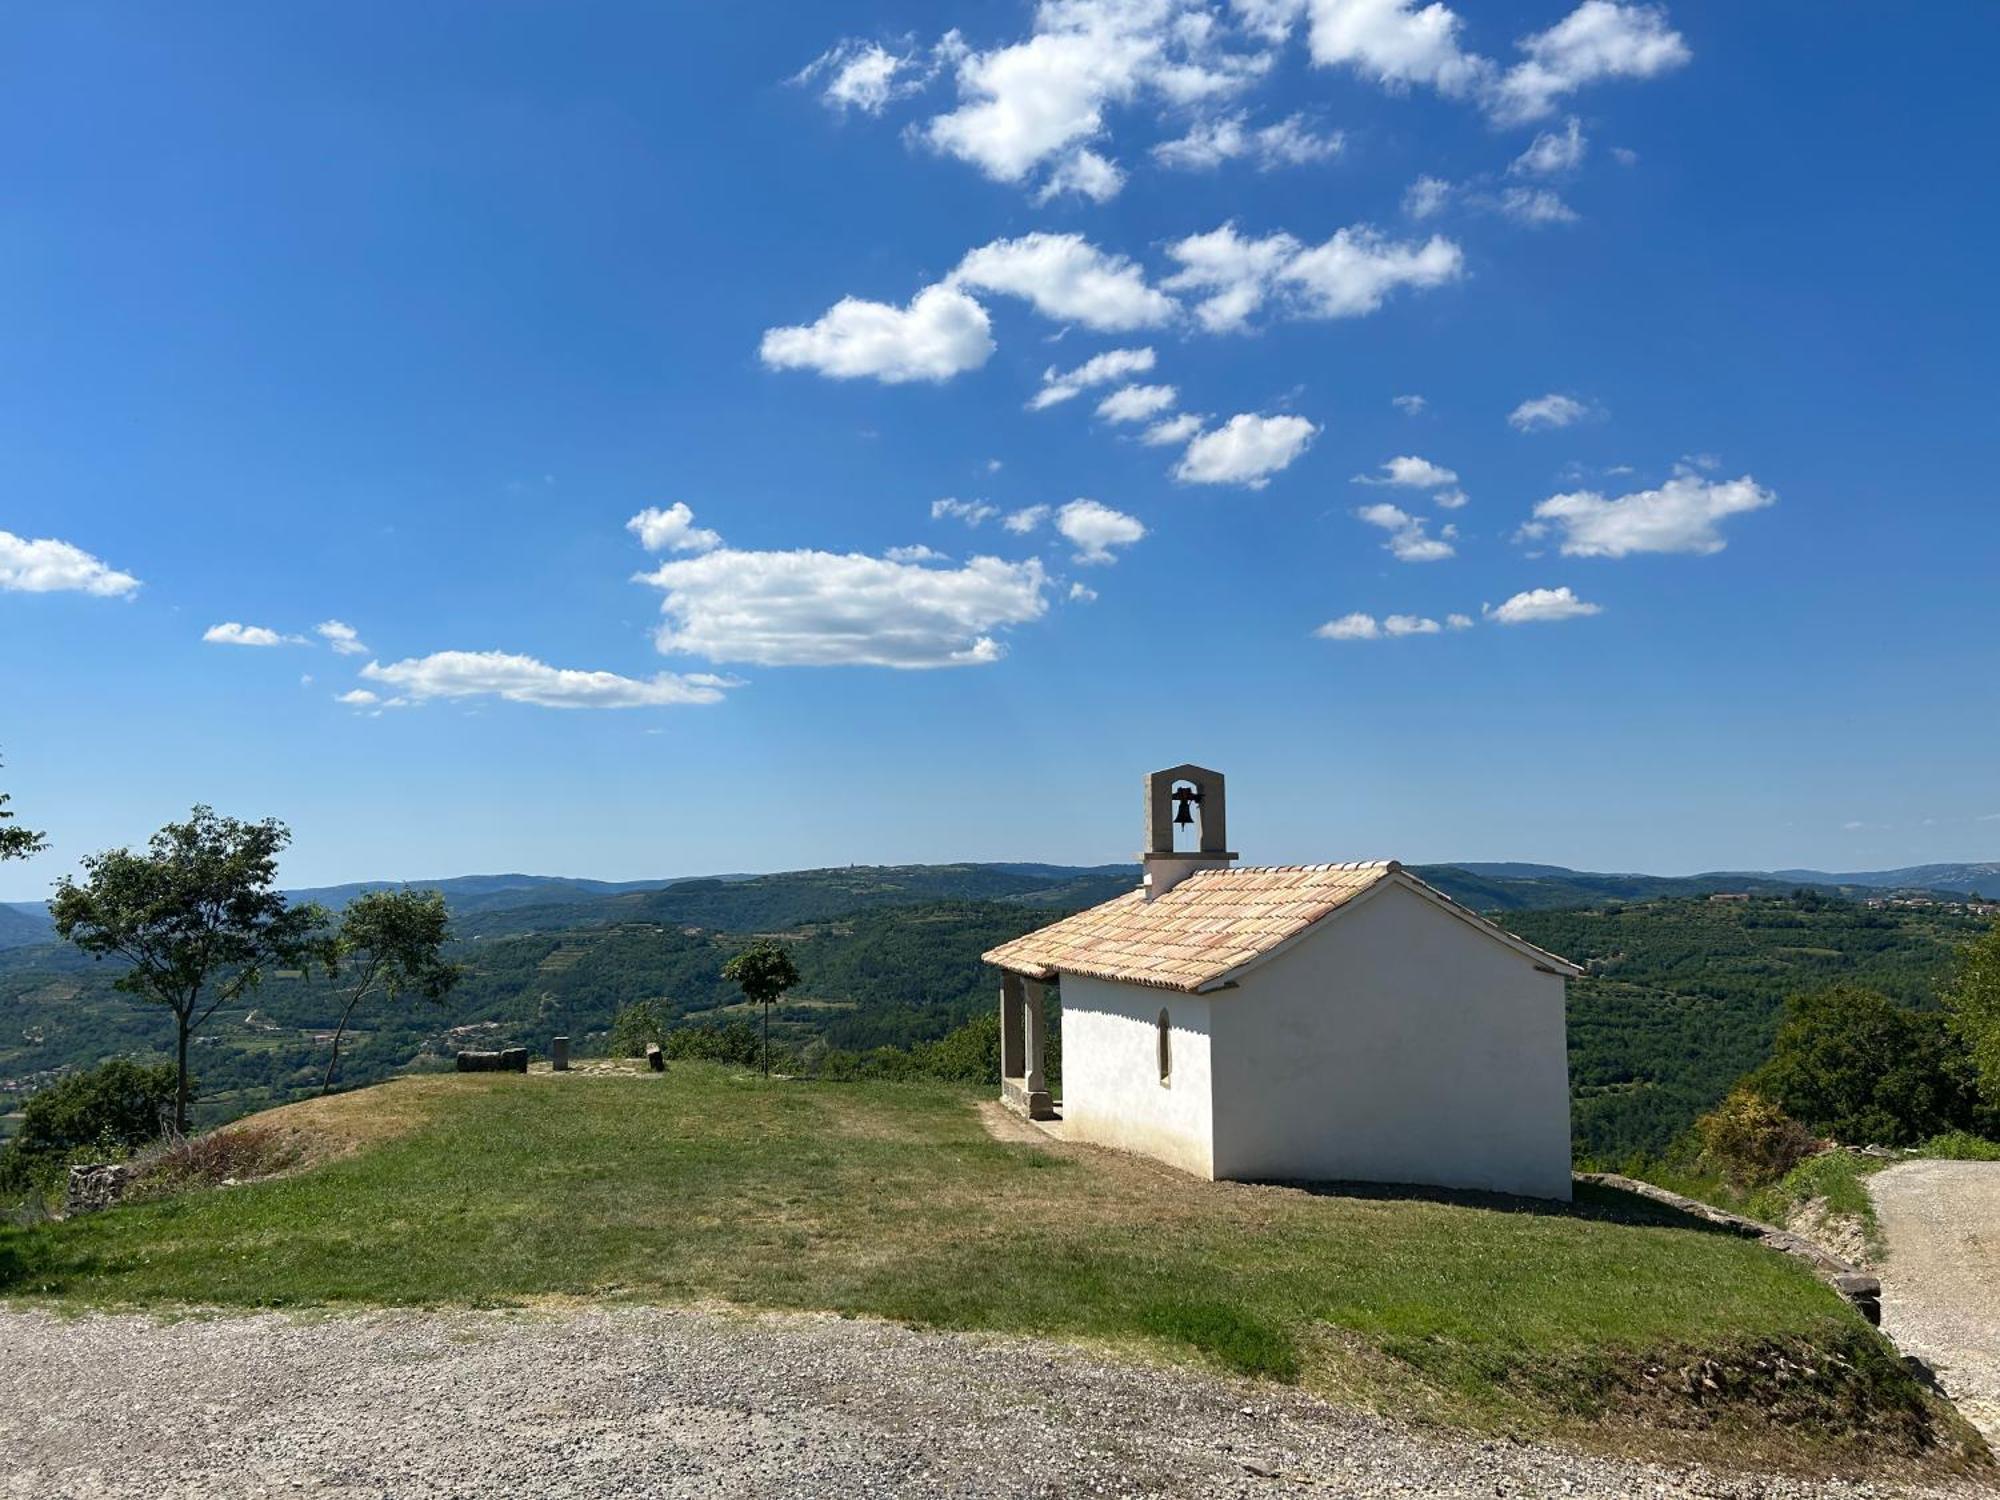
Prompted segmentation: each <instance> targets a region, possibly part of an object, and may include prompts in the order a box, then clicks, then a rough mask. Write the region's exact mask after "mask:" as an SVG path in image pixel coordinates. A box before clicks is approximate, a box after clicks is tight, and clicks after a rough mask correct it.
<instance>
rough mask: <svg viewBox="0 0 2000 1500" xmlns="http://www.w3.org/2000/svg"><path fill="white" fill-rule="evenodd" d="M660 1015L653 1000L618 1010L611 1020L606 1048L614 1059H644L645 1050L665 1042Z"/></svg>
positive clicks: (634, 1002)
mask: <svg viewBox="0 0 2000 1500" xmlns="http://www.w3.org/2000/svg"><path fill="white" fill-rule="evenodd" d="M666 1034H667V1029H666V1027H665V1026H663V1025H662V1024H661V1023H660V1012H659V1010H658V1009H657V1008H656V1007H655V1006H654V1005H653V1002H652V1001H650V1000H634V1001H633V1002H632V1003H631V1004H630V1005H621V1006H619V1007H618V1011H617V1014H615V1015H614V1016H612V1018H611V1036H610V1038H609V1040H608V1041H607V1042H606V1044H605V1045H606V1047H607V1049H608V1050H609V1051H610V1053H611V1055H612V1056H613V1057H644V1056H645V1055H646V1049H647V1048H648V1047H650V1046H652V1045H654V1044H655V1043H662V1042H664V1041H665V1039H666Z"/></svg>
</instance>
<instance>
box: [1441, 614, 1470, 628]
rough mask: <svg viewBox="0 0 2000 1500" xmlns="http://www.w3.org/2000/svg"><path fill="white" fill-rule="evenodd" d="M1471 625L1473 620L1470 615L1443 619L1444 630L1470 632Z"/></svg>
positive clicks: (1450, 616)
mask: <svg viewBox="0 0 2000 1500" xmlns="http://www.w3.org/2000/svg"><path fill="white" fill-rule="evenodd" d="M1472 625H1473V620H1472V616H1471V615H1446V616H1445V617H1444V628H1445V629H1446V630H1470V629H1472Z"/></svg>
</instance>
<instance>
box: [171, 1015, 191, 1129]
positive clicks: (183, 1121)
mask: <svg viewBox="0 0 2000 1500" xmlns="http://www.w3.org/2000/svg"><path fill="white" fill-rule="evenodd" d="M174 1023H175V1026H176V1027H177V1029H178V1030H179V1033H180V1035H179V1037H178V1038H177V1044H176V1049H175V1058H174V1063H175V1067H176V1068H177V1069H178V1072H177V1074H176V1076H175V1079H174V1134H175V1135H186V1134H187V1130H188V1018H187V1015H186V1014H185V1013H184V1012H181V1011H176V1012H174Z"/></svg>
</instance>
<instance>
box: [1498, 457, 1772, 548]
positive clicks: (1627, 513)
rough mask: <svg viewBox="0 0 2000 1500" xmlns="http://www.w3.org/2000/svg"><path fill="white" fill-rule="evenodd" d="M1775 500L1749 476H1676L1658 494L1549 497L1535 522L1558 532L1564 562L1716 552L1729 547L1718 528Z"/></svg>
mask: <svg viewBox="0 0 2000 1500" xmlns="http://www.w3.org/2000/svg"><path fill="white" fill-rule="evenodd" d="M1777 499H1778V497H1777V496H1776V495H1775V494H1773V493H1772V492H1771V491H1770V490H1767V489H1765V488H1764V487H1763V486H1762V485H1760V484H1758V483H1757V482H1756V481H1755V480H1754V479H1752V478H1751V477H1750V476H1749V475H1748V474H1745V475H1744V476H1743V477H1742V478H1741V479H1731V480H1723V481H1720V482H1718V481H1715V480H1710V479H1704V478H1702V477H1701V476H1700V475H1698V474H1689V473H1683V474H1677V475H1675V476H1674V477H1673V478H1672V479H1669V480H1668V481H1667V482H1666V483H1665V484H1663V485H1661V486H1660V487H1659V488H1658V489H1652V490H1639V491H1636V492H1635V493H1633V494H1630V495H1621V496H1620V497H1619V498H1618V499H1616V500H1607V499H1606V498H1605V497H1604V496H1602V495H1600V494H1598V493H1596V492H1595V491H1592V490H1579V491H1576V492H1575V493H1572V494H1567V495H1552V496H1550V497H1549V498H1548V499H1547V500H1544V501H1543V502H1542V503H1541V504H1540V505H1537V506H1536V507H1535V519H1536V521H1537V522H1540V523H1542V524H1544V525H1550V524H1553V525H1555V526H1558V527H1560V528H1561V529H1562V533H1563V540H1562V551H1563V554H1564V556H1566V557H1629V556H1631V555H1632V554H1633V553H1635V552H1692V553H1695V554H1697V555H1700V556H1707V555H1709V554H1711V553H1715V552H1720V551H1721V550H1722V549H1723V548H1724V547H1725V546H1727V545H1728V544H1727V543H1726V542H1724V541H1723V539H1722V534H1721V532H1720V531H1718V530H1717V529H1716V528H1717V525H1718V523H1720V522H1721V521H1723V520H1725V519H1726V518H1728V517H1730V516H1737V515H1742V514H1744V513H1746V512H1748V511H1753V510H1762V509H1764V507H1766V506H1768V505H1774V504H1776V503H1777Z"/></svg>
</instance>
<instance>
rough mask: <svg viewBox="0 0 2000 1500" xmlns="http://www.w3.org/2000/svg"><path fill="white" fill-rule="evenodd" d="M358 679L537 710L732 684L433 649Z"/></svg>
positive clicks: (705, 691) (661, 701) (427, 695)
mask: <svg viewBox="0 0 2000 1500" xmlns="http://www.w3.org/2000/svg"><path fill="white" fill-rule="evenodd" d="M668 566H670V567H671V566H672V564H669V565H668ZM361 675H362V676H363V677H365V678H367V679H368V680H369V681H370V682H379V683H381V684H383V685H384V686H386V687H389V688H392V689H394V690H395V692H397V693H398V694H399V695H400V696H401V697H402V698H403V699H404V700H405V701H407V702H410V703H423V702H425V701H427V700H428V699H432V698H481V697H494V698H503V699H505V700H506V701H507V702H509V703H532V704H535V705H537V706H538V707H541V708H657V707H663V706H667V705H671V704H682V703H715V702H719V701H720V700H721V698H722V689H723V688H725V687H730V686H734V684H733V683H731V682H730V680H729V679H727V678H722V677H715V676H711V675H709V674H707V673H697V674H695V675H693V676H681V675H679V674H677V673H674V672H660V673H656V674H655V675H654V676H652V677H644V678H641V677H621V676H619V675H618V674H617V673H616V672H579V671H574V670H571V669H569V668H566V667H552V666H549V665H548V664H547V663H545V662H540V661H537V660H535V658H534V657H532V656H515V655H512V654H510V653H508V652H505V651H437V652H433V653H432V654H431V655H429V656H413V657H408V658H406V659H404V660H403V661H398V662H391V663H389V664H388V665H387V666H384V665H383V664H382V663H380V662H374V661H371V662H370V663H368V665H367V666H365V667H363V668H362V669H361ZM348 701H352V700H348Z"/></svg>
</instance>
